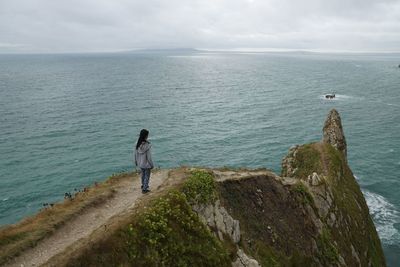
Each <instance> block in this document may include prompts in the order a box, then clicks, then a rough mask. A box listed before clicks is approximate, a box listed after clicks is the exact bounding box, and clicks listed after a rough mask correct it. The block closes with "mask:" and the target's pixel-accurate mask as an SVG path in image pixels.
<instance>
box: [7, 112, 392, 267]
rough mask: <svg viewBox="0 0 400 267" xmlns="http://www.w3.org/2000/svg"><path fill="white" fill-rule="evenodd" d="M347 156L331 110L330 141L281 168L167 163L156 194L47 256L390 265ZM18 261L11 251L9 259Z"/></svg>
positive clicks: (52, 261) (124, 262)
mask: <svg viewBox="0 0 400 267" xmlns="http://www.w3.org/2000/svg"><path fill="white" fill-rule="evenodd" d="M346 156H347V146H346V140H345V136H344V133H343V128H342V124H341V120H340V116H339V113H338V112H337V111H336V110H332V111H331V112H330V113H329V115H328V118H327V120H326V122H325V125H324V128H323V139H322V141H321V142H316V143H312V144H306V145H301V146H294V147H292V148H291V149H290V150H289V153H288V155H287V156H286V157H285V158H284V159H283V160H282V173H281V175H277V174H275V173H273V172H271V171H270V170H268V169H256V170H248V169H229V168H221V169H209V168H186V167H185V168H184V167H182V168H177V169H171V170H163V171H162V173H163V175H162V176H160V175H159V176H160V179H159V180H160V181H159V182H158V184H159V186H158V187H157V189H156V190H154V191H153V192H152V193H151V194H149V195H146V196H145V197H142V198H140V199H138V200H136V202H135V203H131V205H128V206H127V207H129V208H126V209H124V210H121V212H119V213H115V214H114V215H113V216H112V217H110V218H108V219H107V223H106V224H105V225H106V226H107V227H104V226H103V225H102V226H101V227H96V228H95V229H94V230H93V231H91V232H89V233H87V234H86V235H84V236H82V237H80V238H79V239H76V240H75V241H74V242H72V243H71V244H70V245H68V246H66V247H64V249H62V250H61V251H59V252H57V253H54V255H51V257H50V256H49V257H48V259H46V260H45V261H43V263H42V264H43V265H46V266H235V267H244V266H249V267H250V266H254V267H256V266H379V267H380V266H386V263H385V259H384V255H383V251H382V247H381V244H380V240H379V238H378V235H377V233H376V230H375V227H374V224H373V222H372V220H371V217H370V215H369V211H368V207H367V205H366V202H365V199H364V197H363V195H362V193H361V190H360V188H359V186H358V184H357V182H356V180H355V178H354V176H353V173H352V172H351V169H350V168H349V166H348V164H347V159H346ZM126 179H130V178H129V177H128V178H127V177H124V178H123V179H122V180H121V181H124V183H125V184H126V183H127V181H128V180H126ZM135 179H137V178H135ZM113 184H114V186H116V188H119V187H117V185H115V184H118V182H115V181H114V182H113ZM125 193H126V192H125ZM114 194H116V196H114V195H113V196H109V198H110V199H115V198H118V190H117V189H116V190H115V191H114ZM105 201H106V202H105V204H104V205H105V206H107V205H108V204H109V202H107V200H105ZM79 216H81V215H77V218H79ZM66 224H67V225H68V223H66ZM14 230H15V229H14ZM2 231H3V230H2ZM55 233H57V230H55ZM0 234H1V233H0ZM52 235H54V234H51V235H50V238H51V236H52ZM48 238H49V237H46V238H44V239H43V240H38V241H37V242H38V244H39V245H40V243H41V242H42V243H43V242H45V241H46V239H48ZM8 240H11V241H9V243H8V244H12V242H13V241H12V240H13V239H12V237H8ZM0 241H1V235H0ZM2 244H4V242H3V243H2V242H0V248H2V247H1V246H3V248H4V245H2ZM35 246H36V245H35ZM16 262H17V261H16V260H15V259H14V258H12V257H11V259H10V258H9V259H8V263H6V264H11V263H16ZM18 263H19V262H18ZM24 266H30V264H29V262H24Z"/></svg>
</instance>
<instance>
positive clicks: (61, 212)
mask: <svg viewBox="0 0 400 267" xmlns="http://www.w3.org/2000/svg"><path fill="white" fill-rule="evenodd" d="M128 176H132V174H130V173H124V174H118V175H113V176H111V177H109V178H108V179H107V180H106V181H105V182H103V183H99V184H97V185H96V186H93V187H91V188H89V190H88V191H87V192H80V193H77V194H76V195H75V197H74V199H73V200H65V201H63V202H61V203H57V204H55V205H54V206H53V207H51V208H47V209H43V210H41V211H40V212H39V213H37V214H36V215H34V216H32V217H28V218H26V219H24V220H23V221H21V222H20V223H18V224H16V225H10V226H6V227H3V228H1V229H0V264H3V263H5V262H6V261H7V260H9V259H11V258H12V257H15V256H17V255H18V254H19V253H21V252H22V251H24V250H25V249H28V248H30V247H33V246H35V245H36V244H37V243H38V242H39V241H40V240H42V239H43V238H45V237H47V236H48V235H50V234H51V233H53V232H54V231H56V230H57V229H58V228H59V227H60V226H62V225H63V224H65V223H67V222H68V221H69V220H70V219H72V218H74V217H75V216H78V215H79V214H80V213H82V212H84V211H85V209H87V208H90V207H93V206H96V205H99V204H101V203H103V202H105V201H106V200H107V199H109V198H111V197H112V196H113V194H114V189H113V185H114V184H116V183H117V182H118V180H119V179H124V178H126V177H128Z"/></svg>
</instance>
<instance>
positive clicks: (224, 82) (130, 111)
mask: <svg viewBox="0 0 400 267" xmlns="http://www.w3.org/2000/svg"><path fill="white" fill-rule="evenodd" d="M399 64H400V55H398V54H397V55H396V54H375V55H374V54H317V53H300V52H299V53H222V52H221V53H211V52H209V53H205V52H204V53H195V52H190V51H189V52H188V51H186V52H182V53H179V51H174V52H169V53H168V52H166V53H162V52H159V53H157V52H154V53H104V54H58V55H0V114H1V116H0V225H5V224H11V223H15V222H17V221H19V220H21V219H22V218H23V217H25V216H27V215H31V214H34V213H35V212H37V211H38V210H39V209H40V208H41V207H42V204H43V203H51V202H55V201H60V200H62V199H63V196H64V193H65V192H69V191H71V192H72V191H73V190H74V189H75V188H78V189H81V188H83V187H84V186H87V185H90V184H93V183H94V182H95V181H101V180H104V179H105V178H106V177H108V176H110V175H112V174H113V173H117V172H122V171H131V170H133V162H132V156H133V154H132V149H133V146H134V143H135V142H136V139H137V137H138V134H139V131H140V129H142V128H147V129H148V130H149V131H150V140H151V142H152V144H153V158H154V161H155V163H156V166H157V167H161V168H169V167H177V166H181V165H190V166H192V165H194V166H232V167H241V166H242V167H251V168H253V167H254V168H256V167H266V168H270V169H272V170H274V171H275V172H276V173H278V174H279V173H280V168H281V167H280V163H281V159H282V158H283V157H284V156H285V155H286V153H287V151H288V149H289V148H290V147H291V146H292V145H295V144H304V143H308V142H313V141H318V140H320V139H321V138H322V127H323V123H324V120H325V118H326V115H327V114H328V111H329V110H330V109H332V108H336V109H337V110H338V111H339V113H340V114H341V117H342V123H343V127H344V131H345V135H346V138H347V143H348V159H349V164H350V166H351V168H352V170H353V172H354V174H355V175H356V177H357V180H358V183H359V184H360V186H361V188H362V190H363V193H364V195H365V197H366V200H367V203H368V206H369V208H370V213H371V215H372V218H373V220H374V222H375V225H376V227H377V230H378V233H379V236H380V238H381V241H382V244H383V247H384V251H385V255H386V258H387V261H388V265H389V266H398V264H399V263H400V232H399V231H400V194H399V193H398V190H399V189H400V174H399V169H400V68H399V67H398V65H399ZM332 92H335V93H336V95H337V98H336V99H334V100H325V99H324V97H323V95H324V94H326V93H332Z"/></svg>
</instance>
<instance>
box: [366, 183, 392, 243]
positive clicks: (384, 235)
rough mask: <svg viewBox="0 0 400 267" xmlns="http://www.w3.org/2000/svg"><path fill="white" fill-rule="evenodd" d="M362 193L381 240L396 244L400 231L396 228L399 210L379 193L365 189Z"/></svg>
mask: <svg viewBox="0 0 400 267" xmlns="http://www.w3.org/2000/svg"><path fill="white" fill-rule="evenodd" d="M363 194H364V197H365V200H366V201H367V205H368V208H369V213H370V214H371V216H372V219H373V221H374V223H375V227H376V230H377V231H378V234H379V237H380V239H381V240H382V242H383V243H385V244H389V245H393V244H398V243H399V241H400V232H399V230H398V229H397V228H398V223H399V222H400V212H399V211H398V210H397V209H396V207H395V206H394V205H393V204H391V203H390V202H389V201H388V200H387V199H386V198H384V197H383V196H381V195H378V194H375V193H372V192H370V191H367V190H363Z"/></svg>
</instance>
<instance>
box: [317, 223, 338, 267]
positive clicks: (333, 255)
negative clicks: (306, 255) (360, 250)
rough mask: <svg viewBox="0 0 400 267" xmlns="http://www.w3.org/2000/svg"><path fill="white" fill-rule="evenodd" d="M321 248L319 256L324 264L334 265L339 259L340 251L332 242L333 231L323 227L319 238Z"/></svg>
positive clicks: (318, 244)
mask: <svg viewBox="0 0 400 267" xmlns="http://www.w3.org/2000/svg"><path fill="white" fill-rule="evenodd" d="M317 246H318V248H319V255H318V258H319V259H320V260H321V262H322V264H324V265H334V264H335V263H337V262H338V261H339V253H338V250H337V248H336V247H335V246H334V245H333V243H332V237H331V233H330V231H329V230H328V229H326V228H324V229H322V233H321V234H320V235H319V237H318V239H317Z"/></svg>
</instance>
